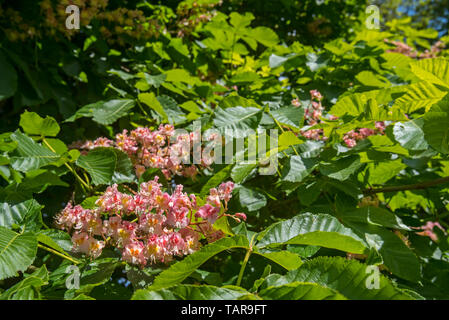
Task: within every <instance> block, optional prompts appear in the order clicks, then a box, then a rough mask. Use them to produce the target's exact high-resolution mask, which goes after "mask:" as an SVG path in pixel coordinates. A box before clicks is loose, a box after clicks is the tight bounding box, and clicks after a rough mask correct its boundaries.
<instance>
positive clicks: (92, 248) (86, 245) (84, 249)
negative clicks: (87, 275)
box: [72, 232, 105, 258]
mask: <svg viewBox="0 0 449 320" xmlns="http://www.w3.org/2000/svg"><path fill="white" fill-rule="evenodd" d="M72 243H73V251H74V252H80V253H85V254H87V255H88V256H90V257H92V258H98V257H99V256H100V255H101V252H102V250H103V248H104V245H105V244H104V242H103V241H98V240H97V239H95V238H93V237H90V236H89V235H88V234H87V233H86V232H80V233H78V232H77V233H74V234H73V236H72Z"/></svg>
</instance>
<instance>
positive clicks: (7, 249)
mask: <svg viewBox="0 0 449 320" xmlns="http://www.w3.org/2000/svg"><path fill="white" fill-rule="evenodd" d="M36 252H37V239H36V236H35V235H34V234H33V233H30V232H25V233H23V234H19V233H16V232H14V231H12V230H9V229H7V228H5V227H0V280H2V279H5V278H9V277H12V276H14V275H15V274H16V272H17V271H25V270H26V269H27V268H28V267H29V266H30V265H31V263H33V261H34V258H35V257H36Z"/></svg>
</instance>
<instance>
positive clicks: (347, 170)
mask: <svg viewBox="0 0 449 320" xmlns="http://www.w3.org/2000/svg"><path fill="white" fill-rule="evenodd" d="M361 166H363V163H360V157H359V156H358V155H352V156H348V157H344V158H340V159H338V160H336V161H335V162H333V163H321V164H320V172H321V173H322V174H323V175H325V176H328V177H330V178H333V179H337V180H340V181H344V180H346V179H348V178H349V177H350V176H351V175H352V174H354V173H355V172H356V171H357V170H359V169H360V167H361Z"/></svg>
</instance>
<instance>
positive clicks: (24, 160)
mask: <svg viewBox="0 0 449 320" xmlns="http://www.w3.org/2000/svg"><path fill="white" fill-rule="evenodd" d="M11 139H12V140H14V141H16V142H17V144H18V145H17V149H16V150H17V152H18V154H19V156H14V157H11V165H12V167H13V168H14V169H15V170H17V171H22V172H27V171H29V170H34V169H39V168H40V167H42V166H45V165H47V164H50V163H52V162H55V161H57V160H58V159H59V158H60V155H58V154H56V153H54V152H52V151H50V150H49V149H47V148H45V147H43V146H41V145H40V144H38V143H36V142H34V141H33V139H31V138H30V137H28V136H26V135H25V134H23V133H21V132H20V131H16V132H14V133H13V134H12V135H11Z"/></svg>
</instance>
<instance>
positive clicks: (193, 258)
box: [149, 236, 249, 290]
mask: <svg viewBox="0 0 449 320" xmlns="http://www.w3.org/2000/svg"><path fill="white" fill-rule="evenodd" d="M248 246H249V241H248V239H247V238H246V237H244V236H234V237H232V238H223V239H220V240H218V241H216V242H213V243H211V244H208V245H206V246H204V247H203V248H201V249H200V250H199V251H197V252H195V253H193V254H191V255H189V256H187V257H186V258H185V259H184V260H182V261H179V262H177V263H175V264H173V265H172V266H171V267H170V268H168V269H167V270H164V271H163V272H162V273H161V274H160V275H159V276H157V277H156V279H155V280H154V283H153V284H152V285H151V286H150V287H149V289H151V290H158V289H162V288H167V287H171V286H174V285H176V284H178V283H181V282H182V281H183V280H184V279H186V278H187V277H188V276H189V275H190V274H191V273H192V272H194V271H195V269H197V268H198V267H199V266H201V265H202V264H203V263H204V262H206V261H207V260H209V259H210V258H212V257H213V256H215V255H216V254H218V253H220V252H222V251H225V250H229V249H233V248H242V249H247V248H248Z"/></svg>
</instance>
